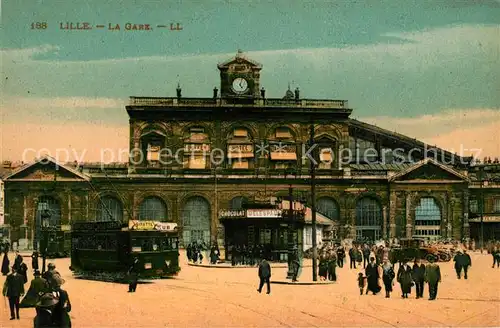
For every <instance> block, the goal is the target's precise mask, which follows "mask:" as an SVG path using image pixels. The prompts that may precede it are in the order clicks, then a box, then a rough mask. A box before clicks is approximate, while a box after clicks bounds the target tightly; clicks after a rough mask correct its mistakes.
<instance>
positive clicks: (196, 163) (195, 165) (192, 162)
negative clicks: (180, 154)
mask: <svg viewBox="0 0 500 328" xmlns="http://www.w3.org/2000/svg"><path fill="white" fill-rule="evenodd" d="M187 163H188V164H187V168H189V169H205V168H206V167H207V160H206V157H205V156H190V157H188V162H187Z"/></svg>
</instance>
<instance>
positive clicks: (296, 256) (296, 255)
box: [292, 249, 300, 282]
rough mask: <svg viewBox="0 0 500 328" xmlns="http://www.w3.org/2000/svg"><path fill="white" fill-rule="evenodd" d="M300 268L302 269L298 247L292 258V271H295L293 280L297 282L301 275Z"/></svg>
mask: <svg viewBox="0 0 500 328" xmlns="http://www.w3.org/2000/svg"><path fill="white" fill-rule="evenodd" d="M299 270H300V259H299V253H298V251H297V249H295V251H294V253H293V258H292V272H293V275H292V282H297V277H298V276H299Z"/></svg>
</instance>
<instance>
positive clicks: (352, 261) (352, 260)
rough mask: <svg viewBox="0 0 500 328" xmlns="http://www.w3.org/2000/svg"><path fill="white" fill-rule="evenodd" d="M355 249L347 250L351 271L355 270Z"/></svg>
mask: <svg viewBox="0 0 500 328" xmlns="http://www.w3.org/2000/svg"><path fill="white" fill-rule="evenodd" d="M356 257H357V256H356V248H355V247H354V246H353V247H351V249H349V263H350V268H351V269H356Z"/></svg>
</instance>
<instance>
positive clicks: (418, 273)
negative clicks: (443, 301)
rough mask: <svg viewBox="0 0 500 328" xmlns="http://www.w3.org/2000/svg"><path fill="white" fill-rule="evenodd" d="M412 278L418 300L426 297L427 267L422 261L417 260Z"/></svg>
mask: <svg viewBox="0 0 500 328" xmlns="http://www.w3.org/2000/svg"><path fill="white" fill-rule="evenodd" d="M412 276H413V281H414V282H415V289H416V293H417V298H420V297H424V279H425V265H424V264H423V263H422V262H421V261H420V259H415V263H414V264H413V270H412Z"/></svg>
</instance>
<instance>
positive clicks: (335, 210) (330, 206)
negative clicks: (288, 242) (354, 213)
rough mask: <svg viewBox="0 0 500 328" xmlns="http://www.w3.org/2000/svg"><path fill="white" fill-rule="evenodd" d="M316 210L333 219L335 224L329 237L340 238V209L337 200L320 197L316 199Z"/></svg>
mask: <svg viewBox="0 0 500 328" xmlns="http://www.w3.org/2000/svg"><path fill="white" fill-rule="evenodd" d="M316 210H317V211H318V212H319V213H321V214H323V215H324V216H326V217H327V218H329V219H330V220H332V221H333V226H332V227H331V230H329V231H330V233H329V234H330V236H328V237H329V238H331V239H338V238H339V235H338V232H339V231H338V230H339V222H340V221H339V219H340V210H339V206H338V204H337V202H336V201H335V200H333V199H332V198H330V197H320V198H318V200H317V201H316ZM306 232H307V231H306ZM306 239H308V236H306Z"/></svg>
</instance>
